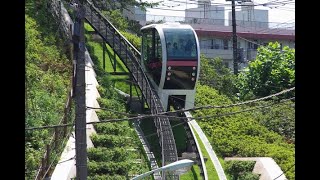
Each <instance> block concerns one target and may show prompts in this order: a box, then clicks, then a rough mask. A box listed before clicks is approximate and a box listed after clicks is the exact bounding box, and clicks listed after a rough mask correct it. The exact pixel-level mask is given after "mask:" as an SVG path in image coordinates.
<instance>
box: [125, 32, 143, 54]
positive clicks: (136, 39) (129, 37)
mask: <svg viewBox="0 0 320 180" xmlns="http://www.w3.org/2000/svg"><path fill="white" fill-rule="evenodd" d="M121 34H122V35H123V36H124V37H125V38H126V39H127V40H128V41H129V42H130V43H131V44H132V45H133V46H134V47H135V48H136V49H137V50H138V51H141V37H138V36H137V35H134V34H131V33H129V32H126V31H121Z"/></svg>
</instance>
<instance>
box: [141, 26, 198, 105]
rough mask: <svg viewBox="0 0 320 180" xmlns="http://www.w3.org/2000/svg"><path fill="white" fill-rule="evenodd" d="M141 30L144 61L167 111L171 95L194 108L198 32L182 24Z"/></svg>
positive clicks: (147, 72) (142, 62) (143, 64)
mask: <svg viewBox="0 0 320 180" xmlns="http://www.w3.org/2000/svg"><path fill="white" fill-rule="evenodd" d="M141 32H142V51H141V64H142V66H143V68H144V71H145V72H146V74H147V76H148V78H149V80H150V81H151V83H152V85H153V87H154V88H155V90H156V91H157V93H158V95H159V97H160V99H161V101H162V104H163V108H164V110H169V98H175V99H177V100H180V102H181V103H182V108H185V109H189V108H193V107H194V99H195V91H196V89H195V85H196V82H197V80H198V78H199V73H200V48H199V41H198V37H197V34H196V32H195V31H194V30H193V28H192V27H191V26H190V25H188V24H180V23H164V24H150V25H147V26H144V27H142V28H141ZM181 103H180V104H181Z"/></svg>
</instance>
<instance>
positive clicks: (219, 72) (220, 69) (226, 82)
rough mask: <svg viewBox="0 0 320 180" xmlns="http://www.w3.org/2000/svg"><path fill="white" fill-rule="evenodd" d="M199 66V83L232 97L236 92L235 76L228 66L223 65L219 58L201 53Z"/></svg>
mask: <svg viewBox="0 0 320 180" xmlns="http://www.w3.org/2000/svg"><path fill="white" fill-rule="evenodd" d="M200 64H201V67H200V78H199V79H200V84H202V85H208V86H211V87H213V88H215V89H216V90H218V91H219V93H220V94H221V93H222V94H225V95H227V96H228V97H230V98H232V99H233V98H234V97H235V96H234V94H235V92H236V87H235V82H234V81H235V78H236V76H234V75H233V74H232V72H231V71H230V69H229V68H227V67H225V66H224V65H223V61H222V59H221V58H214V59H207V58H206V57H205V56H204V55H201V63H200Z"/></svg>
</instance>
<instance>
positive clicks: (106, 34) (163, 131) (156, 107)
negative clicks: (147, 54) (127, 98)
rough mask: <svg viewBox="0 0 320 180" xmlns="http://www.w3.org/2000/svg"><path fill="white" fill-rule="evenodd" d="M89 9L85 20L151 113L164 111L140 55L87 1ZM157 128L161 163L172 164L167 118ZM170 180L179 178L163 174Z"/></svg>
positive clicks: (158, 119)
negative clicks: (114, 56) (109, 49)
mask: <svg viewBox="0 0 320 180" xmlns="http://www.w3.org/2000/svg"><path fill="white" fill-rule="evenodd" d="M84 6H85V9H86V15H85V19H86V21H87V22H88V23H89V24H90V25H91V26H92V28H93V29H94V30H95V31H96V32H97V33H98V34H99V35H100V36H101V37H102V39H103V40H104V41H105V42H106V43H107V44H109V46H111V47H112V48H113V51H114V52H115V53H116V54H117V55H118V57H120V59H121V60H122V62H123V63H124V65H125V66H126V67H127V69H128V70H129V72H130V73H131V75H132V78H133V80H134V81H135V83H136V84H137V85H138V87H139V89H140V91H141V94H142V97H143V100H144V101H145V102H146V104H147V105H148V106H149V108H150V110H151V113H152V114H158V113H161V112H163V111H164V110H163V107H162V104H161V101H160V98H159V97H158V95H157V93H156V92H155V91H154V90H153V88H152V87H151V85H150V84H149V81H148V78H147V76H146V75H145V73H144V71H143V69H142V67H141V65H140V62H139V61H140V57H141V54H140V52H139V51H138V50H137V49H136V48H135V47H134V46H133V45H132V44H131V43H130V42H129V41H128V40H127V39H126V38H125V37H124V36H123V35H122V34H121V33H120V32H119V31H118V30H117V28H115V27H114V26H113V25H112V23H111V22H110V21H109V20H108V19H106V18H105V17H104V16H103V15H102V14H101V12H100V11H99V10H98V9H97V8H96V7H94V5H93V4H92V3H90V2H88V1H86V3H85V4H84ZM154 123H155V126H156V128H157V134H158V137H159V141H160V142H159V143H160V147H161V148H162V150H161V152H162V164H163V165H166V164H170V163H172V162H175V161H177V160H178V155H177V149H176V144H175V140H174V136H173V132H172V129H171V125H170V121H169V119H168V118H166V117H156V118H154ZM163 176H166V177H167V178H170V179H172V178H173V179H178V178H179V176H177V175H173V176H172V175H168V174H165V175H164V174H163Z"/></svg>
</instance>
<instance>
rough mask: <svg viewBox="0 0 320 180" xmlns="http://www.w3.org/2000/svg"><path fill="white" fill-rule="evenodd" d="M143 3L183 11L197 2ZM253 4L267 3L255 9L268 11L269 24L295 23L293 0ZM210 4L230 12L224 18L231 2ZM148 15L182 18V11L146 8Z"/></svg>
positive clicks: (213, 0) (215, 0) (261, 0)
mask: <svg viewBox="0 0 320 180" xmlns="http://www.w3.org/2000/svg"><path fill="white" fill-rule="evenodd" d="M144 1H147V2H160V1H163V2H162V3H160V4H161V6H159V7H157V8H161V9H175V10H184V9H186V8H194V7H197V5H196V2H197V0H144ZM253 2H254V4H263V3H268V6H267V7H263V6H262V5H261V6H256V7H255V9H266V10H269V22H275V23H284V22H288V23H294V22H295V0H253ZM280 2H282V3H284V5H283V6H280V5H279V3H280ZM275 3H276V4H275ZM211 4H219V5H220V4H221V5H223V4H225V9H230V10H226V14H225V17H226V18H227V17H228V15H227V13H228V12H230V11H231V1H225V0H211ZM236 5H237V3H236ZM275 7H276V8H275ZM239 8H240V7H239ZM236 9H237V8H236ZM148 14H152V15H170V16H184V11H169V10H160V9H149V8H148Z"/></svg>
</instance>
